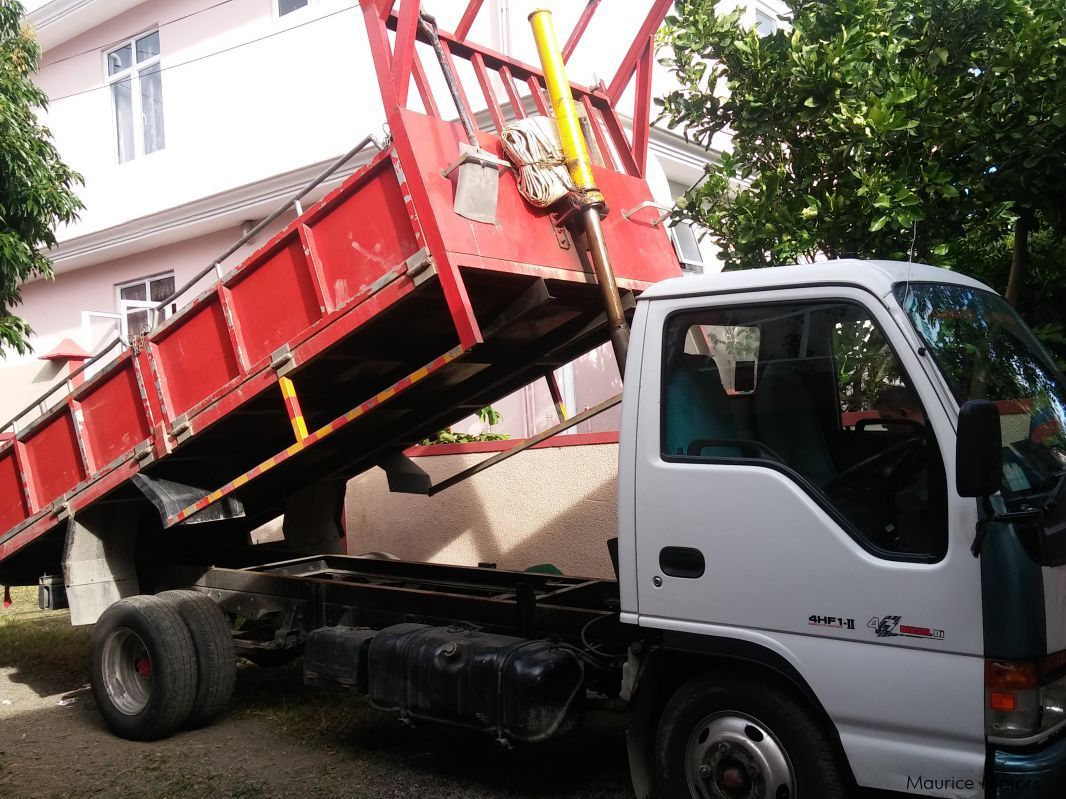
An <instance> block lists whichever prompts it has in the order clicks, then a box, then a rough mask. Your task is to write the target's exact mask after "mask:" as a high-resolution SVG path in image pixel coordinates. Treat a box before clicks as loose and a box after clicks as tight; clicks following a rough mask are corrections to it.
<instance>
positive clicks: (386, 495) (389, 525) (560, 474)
mask: <svg viewBox="0 0 1066 799" xmlns="http://www.w3.org/2000/svg"><path fill="white" fill-rule="evenodd" d="M489 454H491V453H489ZM489 454H485V453H473V454H455V455H431V456H423V457H416V458H415V461H416V462H417V463H418V465H419V466H421V467H422V468H423V469H425V470H426V471H427V472H429V474H430V475H432V477H433V480H434V482H437V481H439V480H442V479H444V478H445V477H448V476H449V475H452V474H454V473H456V472H458V471H460V470H462V469H465V468H467V467H468V466H471V465H473V464H474V463H477V462H478V461H480V460H483V459H484V458H486V457H489ZM617 473H618V445H617V444H591V445H578V446H561V447H550V448H543V449H531V450H527V451H526V452H523V453H522V454H520V455H516V456H515V457H513V458H511V459H510V460H508V461H504V462H503V463H501V464H499V465H497V466H494V467H492V468H491V469H488V470H486V471H484V472H482V473H481V474H479V475H477V476H476V477H473V478H471V479H469V480H467V481H465V482H463V483H459V484H458V485H456V486H454V487H452V488H450V489H448V490H447V491H444V492H442V493H440V494H438V495H437V496H435V497H420V496H412V495H408V494H392V493H390V492H389V490H388V486H387V485H386V483H385V474H384V472H382V471H381V470H380V469H372V470H370V471H369V472H366V473H364V474H362V475H360V476H359V477H357V478H355V479H354V480H352V481H351V482H350V483H349V484H348V497H347V502H346V505H347V522H348V551H349V553H351V554H362V553H364V552H373V551H378V552H388V553H391V554H393V555H396V556H397V557H399V558H402V559H405V560H421V561H430V562H435V563H453V564H458V565H465V566H473V565H477V564H478V563H479V562H493V563H496V564H497V565H498V566H499V568H501V569H517V570H521V569H525V568H527V567H529V566H533V565H536V564H540V563H553V564H555V565H556V566H558V567H559V568H560V569H561V570H562V571H563V572H564V573H565V574H571V575H584V576H590V577H613V576H614V573H613V570H612V568H611V561H610V557H609V556H608V554H607V539H609V538H612V537H614V536H615V535H617V520H618V514H617V505H616V496H617V491H618V483H617Z"/></svg>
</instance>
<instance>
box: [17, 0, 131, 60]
mask: <svg viewBox="0 0 1066 799" xmlns="http://www.w3.org/2000/svg"><path fill="white" fill-rule="evenodd" d="M141 2H143V0H47V2H44V3H41V4H40V5H38V6H37V7H36V8H34V9H33V10H32V11H29V12H27V14H26V15H25V17H23V19H24V20H25V22H26V23H27V24H28V25H29V26H30V27H31V28H32V29H33V31H34V34H35V35H36V37H37V41H38V43H39V44H40V45H41V49H42V50H44V51H45V52H47V51H48V50H51V49H52V48H53V47H56V46H57V45H60V44H63V42H67V41H70V40H71V39H73V38H74V37H76V36H80V35H81V34H83V33H85V32H86V31H88V30H92V29H93V28H95V27H96V26H97V25H99V24H101V23H103V22H106V21H107V20H109V19H112V18H114V17H116V16H117V15H119V14H121V13H123V12H124V11H127V10H129V9H131V8H133V7H134V6H136V5H138V4H140V3H141Z"/></svg>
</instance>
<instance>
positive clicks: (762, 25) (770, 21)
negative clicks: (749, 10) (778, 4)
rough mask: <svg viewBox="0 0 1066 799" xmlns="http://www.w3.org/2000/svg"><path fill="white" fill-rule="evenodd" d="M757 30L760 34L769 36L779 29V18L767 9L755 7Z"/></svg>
mask: <svg viewBox="0 0 1066 799" xmlns="http://www.w3.org/2000/svg"><path fill="white" fill-rule="evenodd" d="M755 30H756V32H757V33H758V34H759V35H760V36H769V35H770V34H771V33H773V32H774V31H776V30H777V18H776V17H774V16H772V15H770V14H768V13H766V12H765V11H762V10H760V9H755Z"/></svg>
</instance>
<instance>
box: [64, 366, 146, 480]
mask: <svg viewBox="0 0 1066 799" xmlns="http://www.w3.org/2000/svg"><path fill="white" fill-rule="evenodd" d="M78 402H79V404H80V405H81V413H82V419H83V420H84V429H85V433H84V435H85V436H86V437H87V438H88V441H89V451H90V452H91V453H92V456H93V460H94V461H95V462H96V466H97V467H98V468H102V467H104V466H107V465H108V464H109V463H111V462H112V461H114V460H115V459H116V458H118V457H120V456H122V455H125V454H126V453H128V452H129V451H130V450H132V449H133V448H134V447H135V446H137V445H138V444H139V443H141V442H142V441H144V440H145V439H146V438H148V436H149V434H150V432H151V430H150V429H149V425H148V418H147V417H146V416H145V410H144V402H143V401H142V398H141V389H140V386H139V385H138V384H137V375H136V373H135V372H134V370H133V361H132V360H131V359H127V360H126V361H125V363H123V365H122V367H121V368H120V369H119V370H117V371H116V372H114V373H112V374H111V375H110V376H109V377H108V379H107V380H104V381H101V382H100V383H98V384H96V385H94V386H92V387H91V388H90V390H89V391H88V393H86V394H84V395H82V396H80V397H79V398H78Z"/></svg>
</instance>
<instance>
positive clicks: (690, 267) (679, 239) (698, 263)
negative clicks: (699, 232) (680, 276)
mask: <svg viewBox="0 0 1066 799" xmlns="http://www.w3.org/2000/svg"><path fill="white" fill-rule="evenodd" d="M670 238H671V239H673V242H674V250H675V251H676V252H677V260H678V261H680V262H681V268H682V269H683V270H684V271H685V274H690V275H702V274H703V253H701V252H700V245H699V241H698V239H697V238H696V232H695V231H694V230H693V229H692V225H690V224H689V223H688V222H679V223H678V224H676V225H674V226H673V227H672V228H670Z"/></svg>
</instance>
